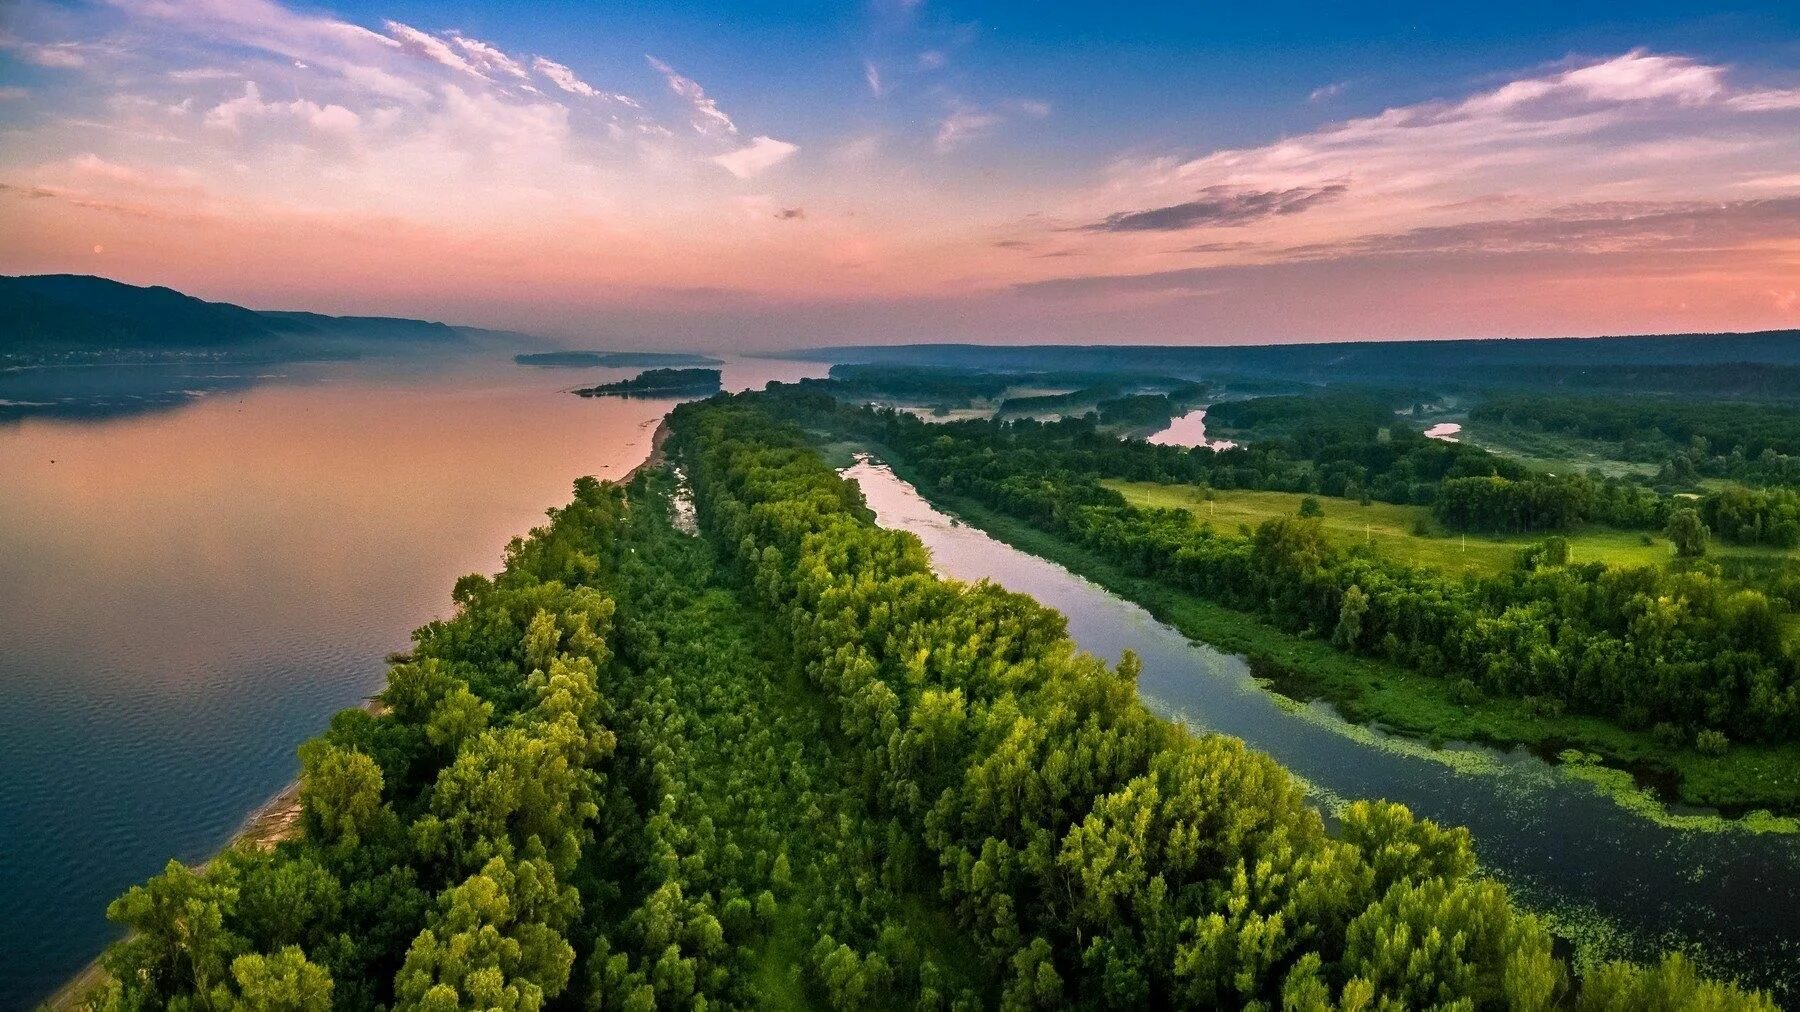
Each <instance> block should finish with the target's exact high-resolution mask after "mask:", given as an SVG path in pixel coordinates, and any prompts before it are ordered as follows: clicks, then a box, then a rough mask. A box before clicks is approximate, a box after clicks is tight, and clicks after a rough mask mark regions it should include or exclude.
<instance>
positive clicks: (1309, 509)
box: [1300, 495, 1325, 517]
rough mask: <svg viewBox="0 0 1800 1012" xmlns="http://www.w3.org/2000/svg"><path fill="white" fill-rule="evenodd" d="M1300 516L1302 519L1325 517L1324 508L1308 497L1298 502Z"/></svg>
mask: <svg viewBox="0 0 1800 1012" xmlns="http://www.w3.org/2000/svg"><path fill="white" fill-rule="evenodd" d="M1300 515H1301V516H1303V517H1322V516H1324V515H1325V507H1323V506H1320V505H1319V500H1317V499H1315V498H1313V497H1312V496H1310V495H1309V496H1307V497H1306V498H1304V499H1301V500H1300Z"/></svg>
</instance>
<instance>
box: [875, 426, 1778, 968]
mask: <svg viewBox="0 0 1800 1012" xmlns="http://www.w3.org/2000/svg"><path fill="white" fill-rule="evenodd" d="M845 473H846V474H847V475H848V476H849V477H852V478H854V479H856V481H857V482H858V483H859V484H860V485H861V486H862V490H863V495H864V497H865V498H866V499H867V500H868V503H869V506H870V508H872V509H873V510H874V511H875V514H876V518H877V520H878V522H879V523H881V524H882V526H884V527H888V528H892V529H896V530H905V531H910V532H912V533H913V534H916V535H918V537H919V539H920V540H921V541H923V542H924V543H925V547H926V548H927V549H928V550H929V551H930V552H931V555H932V558H933V560H934V562H935V565H936V566H937V568H938V569H939V571H940V572H942V573H944V574H945V575H948V576H952V577H955V578H957V579H962V580H979V579H989V580H993V581H994V582H995V583H998V584H1000V585H1001V586H1004V587H1006V588H1007V589H1009V590H1014V591H1018V592H1020V593H1025V594H1029V595H1031V596H1032V597H1034V598H1036V599H1037V600H1039V601H1041V602H1043V603H1044V604H1046V605H1048V606H1050V607H1052V608H1055V609H1056V610H1058V611H1060V612H1062V613H1063V614H1064V615H1065V616H1067V617H1068V620H1069V632H1070V634H1071V635H1072V636H1073V637H1074V638H1075V640H1076V642H1077V643H1078V644H1080V645H1081V647H1082V648H1083V649H1085V650H1087V651H1089V652H1091V653H1094V654H1096V655H1098V656H1101V657H1104V658H1107V659H1109V660H1112V661H1116V660H1117V659H1118V658H1119V656H1120V654H1121V652H1122V651H1124V650H1126V649H1130V650H1133V651H1136V652H1137V654H1138V655H1139V656H1140V657H1141V658H1142V659H1143V662H1144V668H1143V675H1142V677H1141V680H1140V682H1139V685H1140V689H1141V691H1142V693H1143V695H1144V697H1145V700H1146V702H1147V703H1149V704H1150V705H1151V706H1152V707H1153V708H1155V709H1156V710H1158V711H1159V712H1161V713H1163V714H1164V715H1166V716H1169V717H1171V718H1175V719H1178V720H1181V721H1183V722H1185V723H1188V724H1190V725H1192V726H1193V727H1195V728H1197V729H1204V730H1211V731H1219V732H1223V733H1225V734H1231V735H1235V736H1237V737H1239V738H1242V739H1243V740H1244V741H1246V742H1247V743H1249V744H1250V745H1252V746H1254V747H1255V748H1258V749H1261V750H1262V751H1264V752H1267V753H1269V754H1270V755H1272V756H1274V757H1275V758H1276V759H1277V760H1279V761H1280V762H1281V763H1282V764H1283V765H1285V766H1286V767H1287V768H1288V769H1289V770H1292V771H1293V772H1294V773H1295V774H1296V775H1298V776H1300V777H1302V778H1303V779H1304V780H1306V781H1307V783H1308V784H1309V785H1310V786H1311V787H1312V788H1313V791H1314V794H1315V797H1317V798H1318V799H1319V800H1320V801H1321V803H1323V804H1325V805H1326V806H1327V807H1329V806H1330V805H1331V804H1332V803H1334V802H1336V801H1338V800H1353V799H1357V798H1390V799H1392V800H1395V801H1399V802H1402V803H1404V804H1406V805H1408V806H1410V807H1411V808H1412V809H1413V811H1414V812H1416V813H1418V814H1419V815H1422V816H1425V817H1427V818H1431V819H1435V820H1438V821H1439V822H1444V823H1450V824H1457V825H1465V826H1468V827H1469V828H1470V829H1471V830H1472V831H1473V833H1474V837H1475V841H1476V846H1477V849H1478V852H1479V854H1480V856H1481V859H1482V862H1483V866H1484V867H1485V868H1486V869H1487V870H1488V871H1489V872H1490V873H1492V874H1494V875H1495V876H1496V877H1498V878H1500V879H1502V880H1504V881H1505V882H1507V884H1508V885H1510V886H1511V887H1512V888H1513V889H1514V891H1515V893H1516V894H1517V895H1518V896H1519V897H1520V898H1521V899H1522V900H1523V901H1524V902H1525V903H1527V904H1528V905H1529V906H1531V907H1532V908H1534V909H1537V910H1540V911H1543V912H1545V913H1548V914H1550V915H1552V916H1553V918H1554V919H1555V926H1556V927H1557V929H1558V930H1559V932H1561V933H1563V934H1565V935H1566V936H1568V937H1570V938H1571V939H1573V940H1574V941H1576V942H1577V944H1578V945H1582V946H1584V947H1585V948H1586V951H1588V952H1610V953H1619V954H1627V955H1633V956H1639V957H1642V956H1644V955H1645V954H1647V953H1649V952H1651V951H1655V950H1660V949H1663V948H1667V947H1671V946H1679V947H1681V948H1684V949H1687V950H1688V951H1690V952H1691V953H1692V954H1695V955H1697V956H1699V957H1700V958H1701V959H1702V961H1703V963H1704V964H1705V965H1707V966H1708V967H1709V968H1710V969H1712V970H1713V971H1714V972H1718V973H1724V974H1728V975H1732V976H1741V977H1742V978H1743V979H1745V980H1746V981H1748V982H1752V983H1756V984H1758V985H1760V986H1765V987H1771V988H1774V989H1776V990H1777V993H1778V997H1780V998H1782V999H1783V1000H1784V1001H1787V1002H1792V1001H1794V1000H1795V999H1796V997H1800V917H1796V916H1795V913H1794V911H1795V910H1796V909H1800V838H1797V837H1795V836H1791V835H1775V834H1753V833H1749V832H1743V831H1727V832H1712V833H1708V832H1694V831H1684V830H1678V829H1671V828H1667V827H1665V826H1663V825H1660V824H1658V823H1656V822H1653V821H1651V820H1650V819H1647V818H1645V817H1643V816H1642V815H1639V814H1635V813H1633V812H1630V811H1628V810H1626V809H1624V808H1622V807H1620V806H1619V805H1618V804H1616V803H1615V802H1614V801H1613V800H1612V799H1611V798H1609V797H1607V796H1606V795H1604V794H1602V793H1600V792H1599V791H1597V790H1595V789H1594V788H1593V787H1592V786H1590V785H1588V784H1586V783H1584V782H1582V781H1579V780H1574V779H1570V778H1569V777H1566V776H1564V775H1562V774H1560V773H1558V772H1557V771H1556V770H1555V769H1554V768H1552V767H1550V766H1548V765H1546V764H1545V763H1544V762H1542V761H1540V760H1539V759H1537V758H1535V757H1533V756H1531V755H1529V754H1527V753H1525V752H1523V751H1517V752H1512V753H1500V752H1497V751H1495V750H1492V749H1487V748H1482V747H1479V746H1473V745H1452V746H1448V747H1446V748H1445V749H1441V750H1435V751H1434V750H1431V749H1429V748H1426V747H1424V746H1422V745H1418V744H1415V743H1412V742H1409V741H1404V740H1400V739H1394V738H1390V737H1388V736H1385V735H1382V734H1380V733H1379V732H1375V731H1371V730H1368V729H1365V728H1353V727H1350V726H1349V725H1346V724H1345V723H1344V722H1343V721H1342V720H1340V719H1338V718H1337V717H1336V715H1335V714H1334V713H1332V712H1331V711H1330V710H1329V709H1327V708H1324V707H1322V706H1318V705H1313V706H1309V707H1306V708H1303V709H1301V710H1299V711H1296V710H1295V709H1294V708H1292V707H1284V706H1282V705H1280V702H1279V701H1278V700H1277V697H1275V696H1274V695H1272V694H1270V693H1268V692H1265V691H1263V690H1262V689H1261V688H1260V687H1259V686H1258V685H1257V683H1256V682H1255V681H1254V679H1253V678H1252V677H1251V672H1250V669H1249V666H1248V665H1247V664H1246V663H1245V661H1244V660H1243V659H1242V658H1241V657H1238V656H1235V655H1229V654H1224V653H1221V652H1219V651H1217V650H1213V649H1211V648H1209V647H1206V646H1204V645H1200V644H1195V643H1192V642H1190V641H1189V640H1188V639H1187V638H1186V637H1184V636H1183V635H1181V633H1179V632H1177V631H1176V630H1175V629H1173V628H1171V627H1169V626H1167V625H1164V624H1163V623H1161V622H1159V621H1157V620H1156V619H1155V618H1153V617H1152V616H1151V615H1150V614H1149V613H1148V612H1146V611H1144V609H1142V608H1140V607H1138V606H1137V605H1135V604H1133V603H1131V602H1129V601H1125V600H1123V599H1122V598H1119V597H1117V596H1116V595H1114V594H1112V593H1110V592H1108V591H1106V590H1105V589H1103V588H1101V587H1099V586H1098V585H1096V584H1094V583H1091V582H1089V581H1088V580H1085V579H1083V578H1081V577H1078V576H1075V575H1073V574H1071V573H1070V572H1069V571H1067V570H1066V569H1063V568H1062V567H1061V566H1059V565H1056V564H1055V563H1051V562H1048V561H1046V560H1044V559H1040V558H1038V557H1036V556H1032V555H1028V554H1026V553H1024V552H1021V551H1019V550H1017V549H1015V548H1012V547H1011V546H1009V545H1006V544H1004V543H1002V542H999V541H997V540H995V539H993V538H991V537H989V536H988V535H986V534H985V533H983V532H981V531H980V530H978V529H976V528H973V527H970V526H968V525H966V524H962V523H960V522H957V521H955V520H953V519H952V518H950V517H949V516H946V515H945V514H944V513H942V512H939V511H938V510H937V509H935V508H933V507H932V505H931V504H930V503H928V502H927V501H926V500H925V499H924V498H923V497H921V496H920V495H919V494H918V492H917V491H916V490H914V489H913V487H912V486H911V485H909V484H907V483H906V482H905V481H903V480H902V479H900V478H899V477H897V476H896V475H895V474H894V473H893V472H892V471H891V470H889V469H888V468H887V467H886V466H884V465H881V464H878V463H874V462H871V461H868V460H866V459H865V460H863V461H861V462H859V463H858V464H857V465H856V466H854V467H852V468H850V469H848V470H847V471H846V472H845Z"/></svg>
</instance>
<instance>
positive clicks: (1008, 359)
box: [788, 330, 1800, 399]
mask: <svg viewBox="0 0 1800 1012" xmlns="http://www.w3.org/2000/svg"><path fill="white" fill-rule="evenodd" d="M788 357H792V358H803V359H810V360H813V361H821V362H859V363H870V364H880V365H912V366H948V367H953V368H958V369H984V370H989V371H995V372H1007V371H1011V372H1026V371H1045V370H1090V371H1113V372H1137V373H1146V374H1158V375H1176V376H1204V377H1206V378H1208V379H1211V380H1214V381H1218V380H1221V379H1225V378H1230V379H1232V380H1234V381H1236V380H1240V379H1257V378H1261V379H1277V378H1279V379H1287V380H1297V381H1304V382H1308V383H1315V384H1318V383H1344V382H1355V383H1374V384H1384V385H1401V386H1404V385H1419V384H1423V385H1430V386H1433V387H1441V386H1443V385H1445V384H1448V383H1455V384H1459V385H1463V386H1467V387H1470V388H1477V389H1493V388H1496V387H1523V388H1537V387H1540V386H1543V385H1557V386H1560V387H1566V388H1571V389H1582V388H1584V387H1585V388H1592V389H1629V390H1666V391H1669V392H1673V393H1684V392H1689V391H1701V390H1704V391H1706V392H1715V393H1726V392H1731V391H1732V390H1733V389H1735V390H1736V391H1737V392H1739V393H1741V394H1743V395H1745V396H1749V395H1750V393H1751V391H1753V390H1758V389H1760V390H1764V391H1766V392H1767V393H1768V394H1769V395H1773V396H1783V397H1784V399H1792V398H1794V397H1795V396H1796V395H1795V394H1794V393H1793V391H1795V390H1796V389H1800V383H1796V382H1795V380H1794V378H1793V377H1794V376H1795V375H1796V373H1797V372H1800V331H1795V330H1772V331H1762V332H1758V333H1748V334H1674V335H1667V336H1646V337H1600V338H1547V339H1538V340H1458V341H1348V342H1337V343H1330V344H1277V345H1251V346H1195V345H1185V346H1184V345H1105V346H1097V345H1085V346H1084V345H1026V346H1017V345H1011V346H1008V345H971V344H920V345H897V346H864V347H851V348H820V349H816V350H813V351H805V352H793V353H790V354H789V356H788ZM1769 366H1776V367H1785V368H1778V369H1775V370H1769V369H1767V367H1769ZM1759 371H1764V372H1766V373H1767V378H1764V377H1759V376H1758V375H1757V374H1758V372H1759ZM1701 384H1706V385H1705V386H1704V387H1702V386H1701Z"/></svg>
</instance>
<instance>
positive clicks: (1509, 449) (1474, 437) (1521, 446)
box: [1453, 418, 1657, 477]
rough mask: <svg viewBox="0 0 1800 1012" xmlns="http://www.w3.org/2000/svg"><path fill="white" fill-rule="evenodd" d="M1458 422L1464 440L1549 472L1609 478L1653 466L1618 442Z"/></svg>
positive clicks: (1638, 472)
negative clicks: (1595, 472) (1628, 454)
mask: <svg viewBox="0 0 1800 1012" xmlns="http://www.w3.org/2000/svg"><path fill="white" fill-rule="evenodd" d="M1453 420H1454V421H1459V422H1461V423H1462V426H1463V430H1462V432H1461V433H1460V436H1461V438H1462V439H1463V440H1464V441H1465V442H1469V443H1473V444H1474V445H1476V446H1479V447H1481V448H1483V449H1485V450H1490V451H1492V452H1494V453H1498V454H1500V455H1501V456H1503V457H1511V458H1513V459H1514V460H1517V461H1518V462H1519V463H1521V464H1524V465H1525V466H1526V467H1529V468H1531V469H1532V470H1535V471H1546V472H1549V473H1551V474H1586V473H1587V472H1588V471H1590V470H1598V471H1599V472H1600V473H1602V474H1605V475H1608V476H1611V477H1623V476H1624V475H1628V474H1636V475H1644V476H1646V477H1647V476H1649V475H1653V474H1655V473H1656V471H1657V465H1655V464H1651V463H1646V462H1645V461H1641V460H1627V459H1625V456H1624V453H1623V451H1622V449H1621V448H1620V446H1619V444H1618V443H1612V442H1607V441H1606V440H1601V439H1587V438H1584V437H1582V436H1574V435H1570V434H1568V433H1564V432H1544V431H1542V430H1536V431H1534V430H1531V429H1523V428H1519V427H1517V426H1513V425H1503V424H1498V423H1495V422H1479V421H1470V420H1468V419H1466V418H1457V419H1453Z"/></svg>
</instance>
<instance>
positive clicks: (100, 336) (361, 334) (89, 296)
mask: <svg viewBox="0 0 1800 1012" xmlns="http://www.w3.org/2000/svg"><path fill="white" fill-rule="evenodd" d="M467 337H468V332H466V331H465V330H464V329H462V328H458V327H452V326H448V325H446V324H443V323H433V322H428V321H425V320H407V319H397V318H392V317H380V316H325V315H322V314H319V313H301V312H263V311H258V310H254V309H245V308H244V307H243V306H235V305H232V304H231V303H228V302H207V301H205V300H203V299H197V298H194V297H193V296H191V295H184V294H182V293H181V292H177V291H175V290H174V289H172V288H164V287H161V286H155V287H149V288H140V287H138V286H136V285H127V284H123V283H121V282H118V281H112V280H109V279H107V278H98V277H93V276H90V275H85V274H41V275H34V276H28V277H0V354H8V353H21V352H68V351H104V350H129V351H170V352H173V351H185V350H205V351H212V352H222V351H236V350H244V351H252V350H265V349H267V350H277V349H281V348H284V347H291V346H308V345H317V344H322V343H339V344H341V343H344V342H369V343H389V344H393V343H410V344H421V343H423V344H429V345H444V346H449V345H455V344H458V343H460V342H462V341H464V340H466V339H467Z"/></svg>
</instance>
